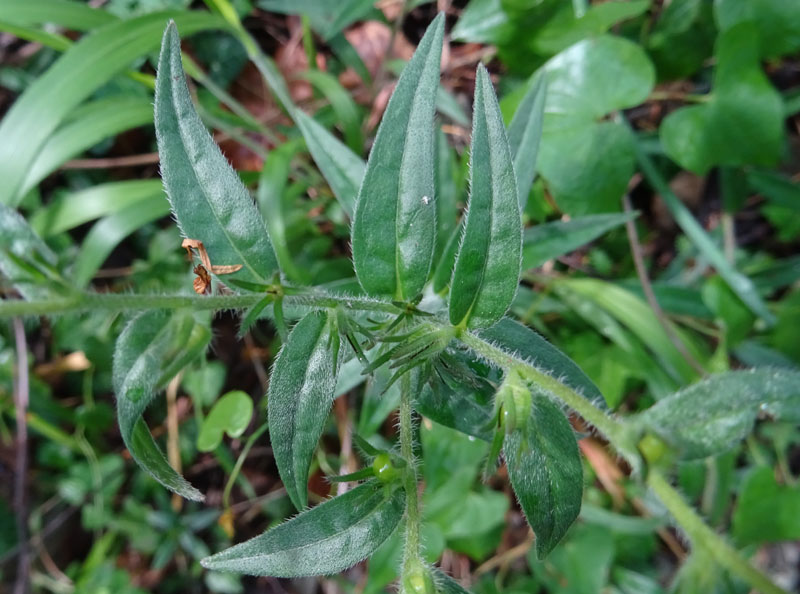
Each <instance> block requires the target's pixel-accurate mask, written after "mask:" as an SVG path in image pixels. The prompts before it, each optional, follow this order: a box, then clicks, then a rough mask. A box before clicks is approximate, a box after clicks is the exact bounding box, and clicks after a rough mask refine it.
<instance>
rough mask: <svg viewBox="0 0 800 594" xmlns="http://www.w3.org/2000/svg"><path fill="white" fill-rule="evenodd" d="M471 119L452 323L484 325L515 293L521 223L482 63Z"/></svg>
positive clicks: (514, 185)
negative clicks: (467, 180)
mask: <svg viewBox="0 0 800 594" xmlns="http://www.w3.org/2000/svg"><path fill="white" fill-rule="evenodd" d="M472 119H473V122H472V148H471V153H470V174H471V179H470V196H469V203H468V206H467V214H466V217H465V223H464V234H463V235H462V237H461V246H460V247H459V250H458V256H457V257H456V264H455V267H454V269H453V280H452V281H451V283H450V322H451V323H452V324H454V325H458V324H464V323H465V324H466V325H467V326H468V327H470V328H485V327H487V326H491V325H492V324H494V323H496V322H497V321H498V320H499V319H500V318H502V317H503V315H504V314H505V313H506V311H507V310H508V308H509V307H510V306H511V302H512V301H513V300H514V295H515V294H516V292H517V285H518V284H519V273H520V265H521V257H522V221H521V218H520V210H519V199H518V198H517V181H516V177H515V175H514V166H513V164H512V161H511V149H510V148H509V146H508V139H507V138H506V129H505V126H504V125H503V118H502V116H501V115H500V107H499V106H498V104H497V97H496V96H495V94H494V89H493V88H492V81H491V79H490V78H489V74H488V73H487V72H486V68H484V67H483V66H482V65H480V66H478V74H477V79H476V83H475V104H474V108H473V116H472Z"/></svg>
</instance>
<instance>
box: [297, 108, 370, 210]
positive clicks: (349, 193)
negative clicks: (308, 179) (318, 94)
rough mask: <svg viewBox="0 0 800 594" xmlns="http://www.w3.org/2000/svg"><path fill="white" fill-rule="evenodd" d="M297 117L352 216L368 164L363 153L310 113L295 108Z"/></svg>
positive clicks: (316, 158)
mask: <svg viewBox="0 0 800 594" xmlns="http://www.w3.org/2000/svg"><path fill="white" fill-rule="evenodd" d="M294 121H295V122H296V123H297V127H298V128H299V129H300V132H301V133H302V134H303V138H304V139H305V141H306V146H307V147H308V151H309V152H310V153H311V156H312V157H314V162H315V163H316V164H317V167H319V170H320V172H321V173H322V175H323V176H324V177H325V181H327V182H328V185H330V187H331V190H333V194H334V196H336V199H337V200H338V201H339V204H341V205H342V208H343V209H344V211H345V212H346V213H347V216H348V217H350V218H352V217H353V209H354V208H355V203H356V195H357V194H358V188H359V187H360V186H361V181H362V180H363V179H364V170H365V169H366V167H367V166H366V165H365V164H364V161H363V160H362V159H361V157H359V156H358V155H356V154H355V153H354V152H353V151H352V150H350V148H349V147H348V146H347V145H346V144H344V143H343V142H342V141H341V140H339V139H338V138H336V137H335V136H334V135H333V134H331V133H330V132H328V131H327V130H326V129H325V128H324V127H323V126H322V125H320V124H319V123H317V121H316V120H315V119H314V118H312V117H311V116H309V115H306V114H305V113H304V112H302V111H300V110H299V109H297V110H295V111H294Z"/></svg>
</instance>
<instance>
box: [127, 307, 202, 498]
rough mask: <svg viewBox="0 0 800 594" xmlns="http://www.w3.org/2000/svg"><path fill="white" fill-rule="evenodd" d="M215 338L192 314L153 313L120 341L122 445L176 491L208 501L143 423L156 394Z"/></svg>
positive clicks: (138, 319)
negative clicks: (183, 474) (170, 461)
mask: <svg viewBox="0 0 800 594" xmlns="http://www.w3.org/2000/svg"><path fill="white" fill-rule="evenodd" d="M210 340H211V332H210V331H209V329H208V327H207V326H205V325H204V324H199V323H197V322H196V321H195V319H194V317H192V315H191V314H188V313H183V312H176V313H167V312H163V311H158V310H155V311H148V312H145V313H143V314H140V315H138V316H137V317H135V318H134V319H133V320H131V322H130V323H129V324H128V325H127V326H126V327H125V330H123V332H122V334H120V337H119V339H118V340H117V346H116V350H115V352H114V374H113V378H114V391H115V393H116V395H117V419H118V421H119V429H120V433H121V434H122V440H123V441H124V442H125V446H126V447H127V448H128V451H130V453H131V456H132V457H133V459H134V460H136V462H137V463H138V464H139V466H141V467H142V469H144V470H145V471H146V472H148V473H149V474H150V475H151V476H152V477H153V478H155V479H156V480H157V481H158V482H160V483H161V484H162V485H164V486H165V487H166V488H168V489H169V490H171V491H174V492H175V493H178V494H179V495H182V496H183V497H186V498H187V499H192V500H195V501H202V500H203V495H202V493H200V492H199V491H198V490H197V489H195V488H194V487H192V486H191V485H190V484H189V483H188V482H186V480H185V479H184V478H183V477H182V476H180V475H179V474H178V473H177V472H176V471H175V470H174V469H173V468H172V467H171V466H170V465H169V463H168V462H167V459H166V458H165V457H164V454H163V453H162V452H161V450H160V449H159V448H158V446H157V445H156V442H155V441H154V440H153V436H152V435H151V434H150V430H149V429H148V428H147V425H146V424H145V422H144V419H143V418H142V413H144V411H145V409H146V408H147V406H148V405H149V404H150V402H152V400H153V398H154V397H155V395H156V391H157V390H158V389H160V388H162V387H164V385H166V383H167V382H168V381H169V380H170V379H172V377H174V376H175V374H176V373H177V372H178V371H180V370H181V369H182V368H183V367H184V366H186V365H187V364H188V363H189V362H190V361H191V360H192V359H194V358H195V357H197V356H198V355H199V354H200V353H202V352H203V351H204V350H205V348H206V346H207V345H208V343H209V341H210Z"/></svg>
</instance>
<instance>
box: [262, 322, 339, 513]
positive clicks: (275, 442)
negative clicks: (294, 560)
mask: <svg viewBox="0 0 800 594" xmlns="http://www.w3.org/2000/svg"><path fill="white" fill-rule="evenodd" d="M338 368H339V334H338V330H337V329H336V328H335V327H334V326H333V320H332V319H330V318H329V316H328V314H327V313H326V312H321V311H320V312H311V313H310V314H308V315H306V316H305V317H304V318H303V319H302V320H300V321H299V322H298V323H297V325H296V326H295V327H294V328H293V329H292V331H291V333H290V334H289V338H288V339H287V341H286V344H285V345H284V347H283V348H282V349H281V352H280V354H279V355H278V358H277V359H276V360H275V366H274V368H273V371H272V376H271V379H270V383H269V398H268V412H269V415H268V417H269V433H270V441H271V443H272V451H273V452H274V455H275V463H276V464H277V465H278V471H279V472H280V475H281V480H283V484H284V485H285V486H286V491H287V493H288V494H289V498H290V499H291V500H292V503H293V504H294V506H295V507H296V508H297V509H303V508H304V507H305V506H306V503H307V501H308V469H309V465H310V464H311V458H312V456H313V455H314V450H315V449H316V447H317V441H319V438H320V435H322V429H323V427H324V425H325V420H326V419H327V418H328V413H329V412H330V410H331V404H333V399H334V389H335V388H336V375H337V373H338Z"/></svg>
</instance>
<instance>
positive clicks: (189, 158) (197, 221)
mask: <svg viewBox="0 0 800 594" xmlns="http://www.w3.org/2000/svg"><path fill="white" fill-rule="evenodd" d="M155 120H156V137H157V138H158V153H159V155H160V157H161V175H162V178H163V181H164V187H165V189H166V191H167V195H168V196H169V200H170V205H171V206H172V211H173V213H174V214H175V218H176V219H177V220H178V225H179V226H180V228H181V232H182V233H183V235H184V236H185V237H188V238H190V239H198V240H200V241H202V242H203V244H204V245H205V248H206V251H207V252H208V255H209V257H210V259H211V263H212V264H213V265H216V266H227V265H236V264H241V265H242V269H241V270H240V271H239V272H236V273H235V277H236V278H239V279H242V280H245V281H259V282H264V283H266V282H268V281H269V280H270V279H271V277H272V275H273V273H275V272H276V271H277V270H278V263H277V260H276V258H275V253H274V251H273V249H272V244H271V242H270V239H269V234H268V233H267V228H266V226H265V225H264V221H263V219H262V218H261V215H260V214H259V212H258V209H257V208H256V206H255V204H254V203H253V199H252V198H251V197H250V194H249V193H248V191H247V189H246V188H245V187H244V185H243V184H242V182H241V180H240V179H239V176H238V175H237V174H236V172H235V171H234V170H233V168H231V166H230V165H229V164H228V162H227V161H226V160H225V157H224V156H223V155H222V153H221V152H220V150H219V147H218V146H217V145H216V144H215V143H214V140H213V139H212V138H211V135H210V134H209V133H208V130H206V128H205V126H204V125H203V122H202V121H201V120H200V117H199V116H198V115H197V112H196V111H195V109H194V106H193V105H192V100H191V96H190V95H189V88H188V87H187V85H186V77H185V76H184V73H183V68H182V66H181V42H180V39H179V37H178V29H177V27H176V26H175V24H174V23H170V24H169V25H168V26H167V29H166V31H165V32H164V41H163V45H162V47H161V56H160V57H159V60H158V75H157V77H156V99H155Z"/></svg>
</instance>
